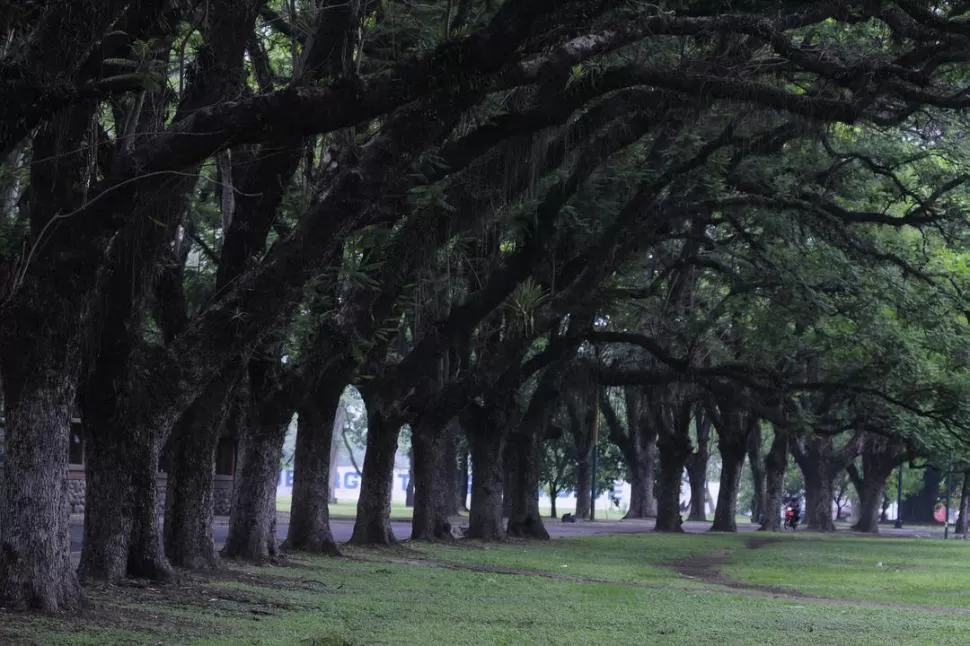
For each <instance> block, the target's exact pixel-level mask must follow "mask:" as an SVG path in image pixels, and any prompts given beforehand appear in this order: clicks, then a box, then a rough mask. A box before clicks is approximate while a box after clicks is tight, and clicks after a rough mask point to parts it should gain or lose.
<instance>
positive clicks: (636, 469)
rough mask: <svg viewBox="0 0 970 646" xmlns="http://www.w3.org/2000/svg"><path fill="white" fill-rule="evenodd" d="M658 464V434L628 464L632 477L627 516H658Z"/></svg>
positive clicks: (628, 471) (628, 470)
mask: <svg viewBox="0 0 970 646" xmlns="http://www.w3.org/2000/svg"><path fill="white" fill-rule="evenodd" d="M656 465H657V436H656V434H653V438H652V440H651V441H650V442H649V444H648V445H647V447H645V449H644V450H642V451H638V452H637V453H636V456H635V459H634V461H633V462H632V463H631V464H628V465H627V475H628V477H629V478H630V508H629V509H628V510H627V512H626V516H625V518H656V517H657V499H656V498H655V497H654V491H653V485H654V476H655V472H656Z"/></svg>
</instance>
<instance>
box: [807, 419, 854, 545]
mask: <svg viewBox="0 0 970 646" xmlns="http://www.w3.org/2000/svg"><path fill="white" fill-rule="evenodd" d="M861 439H862V435H861V434H856V435H854V436H853V437H852V438H850V439H848V440H847V441H846V443H845V444H844V445H843V446H842V447H841V448H836V447H835V446H834V442H833V438H832V437H831V436H828V435H822V434H820V435H818V436H809V437H806V438H803V439H802V440H801V443H799V442H795V443H793V444H792V445H791V448H792V454H793V455H794V456H795V461H796V462H798V467H799V468H800V469H801V471H802V476H803V477H804V478H805V520H806V526H807V527H808V528H809V529H814V530H817V531H820V532H834V531H835V520H834V519H833V517H832V502H833V500H834V498H835V479H836V477H837V476H838V475H839V474H840V473H841V472H842V471H843V470H844V469H845V468H846V467H847V466H848V465H849V463H850V462H852V460H853V459H855V456H856V455H858V454H859V450H860V448H861Z"/></svg>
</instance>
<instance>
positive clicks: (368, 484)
mask: <svg viewBox="0 0 970 646" xmlns="http://www.w3.org/2000/svg"><path fill="white" fill-rule="evenodd" d="M363 395H364V403H365V405H366V407H367V452H366V453H365V454H364V469H363V473H362V474H361V475H362V478H361V485H360V497H359V498H358V500H357V522H355V523H354V533H353V535H352V536H351V537H350V542H351V543H353V544H355V545H391V544H393V543H396V542H397V538H396V537H395V536H394V531H393V530H392V529H391V485H392V479H393V478H394V455H395V453H396V452H397V441H398V435H399V431H400V428H401V425H400V423H399V422H398V421H397V420H396V419H393V418H391V417H389V416H388V414H387V413H386V412H385V411H384V410H383V409H382V406H381V403H380V398H379V397H378V396H376V395H375V394H371V393H368V392H366V390H365V391H364V392H363Z"/></svg>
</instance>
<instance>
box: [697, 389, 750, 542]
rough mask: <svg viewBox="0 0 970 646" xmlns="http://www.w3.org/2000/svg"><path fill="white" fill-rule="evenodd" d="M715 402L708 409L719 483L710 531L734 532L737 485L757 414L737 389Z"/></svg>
mask: <svg viewBox="0 0 970 646" xmlns="http://www.w3.org/2000/svg"><path fill="white" fill-rule="evenodd" d="M715 401H716V406H715V407H713V408H712V409H710V410H709V411H708V412H709V413H710V415H711V418H712V420H713V422H714V428H715V430H716V431H717V446H718V452H719V453H720V454H721V487H720V489H719V490H718V494H717V505H716V506H715V508H714V523H713V524H712V525H711V531H714V532H736V531H738V525H737V522H736V521H735V517H736V516H737V511H738V487H739V485H740V484H741V470H742V468H743V467H744V457H745V454H746V453H747V450H748V440H749V437H750V436H751V434H752V433H753V432H754V429H755V427H757V425H758V418H757V417H756V416H755V415H754V414H753V413H751V411H749V410H747V409H746V408H745V404H744V401H743V398H741V397H739V393H737V392H734V391H730V392H728V393H723V394H720V395H718V396H717V397H715Z"/></svg>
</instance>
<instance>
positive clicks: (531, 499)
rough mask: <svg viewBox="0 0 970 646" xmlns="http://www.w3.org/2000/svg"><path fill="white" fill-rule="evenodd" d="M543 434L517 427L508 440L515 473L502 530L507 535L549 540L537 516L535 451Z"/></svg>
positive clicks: (525, 427)
mask: <svg viewBox="0 0 970 646" xmlns="http://www.w3.org/2000/svg"><path fill="white" fill-rule="evenodd" d="M544 435H545V434H544V432H543V429H537V428H536V427H535V426H533V425H520V427H519V428H518V429H517V432H515V433H513V435H512V438H510V439H511V442H510V443H511V444H512V446H513V450H514V453H515V456H516V466H517V468H518V470H517V471H516V472H515V473H514V474H513V479H514V481H515V483H514V485H513V495H514V496H515V498H514V499H513V500H512V515H511V516H510V517H509V523H508V528H507V529H506V532H507V533H508V535H509V536H516V537H519V538H538V539H541V540H548V539H549V532H547V531H546V527H545V525H544V524H543V522H542V514H540V513H539V448H540V445H541V443H542V442H543V441H544Z"/></svg>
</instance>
